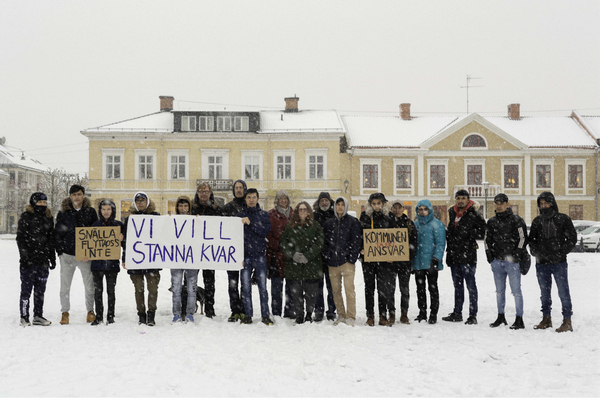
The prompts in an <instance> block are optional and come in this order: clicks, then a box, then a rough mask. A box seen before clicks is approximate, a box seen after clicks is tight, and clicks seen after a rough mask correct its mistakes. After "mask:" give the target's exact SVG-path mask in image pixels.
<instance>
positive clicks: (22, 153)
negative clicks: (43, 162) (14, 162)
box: [21, 151, 25, 161]
mask: <svg viewBox="0 0 600 400" xmlns="http://www.w3.org/2000/svg"><path fill="white" fill-rule="evenodd" d="M21 160H23V161H25V152H24V151H22V152H21Z"/></svg>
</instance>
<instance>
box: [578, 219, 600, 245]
mask: <svg viewBox="0 0 600 400" xmlns="http://www.w3.org/2000/svg"><path fill="white" fill-rule="evenodd" d="M577 244H578V245H580V246H581V245H582V246H583V251H600V224H598V223H596V225H592V226H588V227H587V228H586V229H584V230H582V231H581V232H579V233H578V234H577Z"/></svg>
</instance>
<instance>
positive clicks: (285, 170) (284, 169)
mask: <svg viewBox="0 0 600 400" xmlns="http://www.w3.org/2000/svg"><path fill="white" fill-rule="evenodd" d="M276 159H277V164H276V168H277V179H292V156H291V155H280V156H276Z"/></svg>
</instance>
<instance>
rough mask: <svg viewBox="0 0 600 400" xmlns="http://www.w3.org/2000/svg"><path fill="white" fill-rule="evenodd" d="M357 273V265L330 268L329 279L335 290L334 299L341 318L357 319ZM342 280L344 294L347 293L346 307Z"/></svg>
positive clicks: (347, 264)
mask: <svg viewBox="0 0 600 400" xmlns="http://www.w3.org/2000/svg"><path fill="white" fill-rule="evenodd" d="M355 273H356V269H355V265H354V264H350V263H345V264H342V265H340V266H339V267H329V277H330V278H331V288H332V289H333V299H334V300H335V307H336V308H337V312H338V316H339V317H340V318H348V319H356V291H355V290H354V275H355ZM342 280H343V284H344V292H345V293H346V303H347V304H346V305H347V306H348V308H347V309H346V307H345V306H344V297H343V296H342Z"/></svg>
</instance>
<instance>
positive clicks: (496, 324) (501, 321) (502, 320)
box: [490, 314, 519, 329]
mask: <svg viewBox="0 0 600 400" xmlns="http://www.w3.org/2000/svg"><path fill="white" fill-rule="evenodd" d="M517 318H519V317H517ZM515 323H516V321H515ZM501 324H504V325H508V322H506V318H505V317H504V314H498V318H496V320H495V321H494V322H492V323H491V324H490V328H497V327H499V326H500V325H501ZM511 329H512V327H511Z"/></svg>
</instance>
